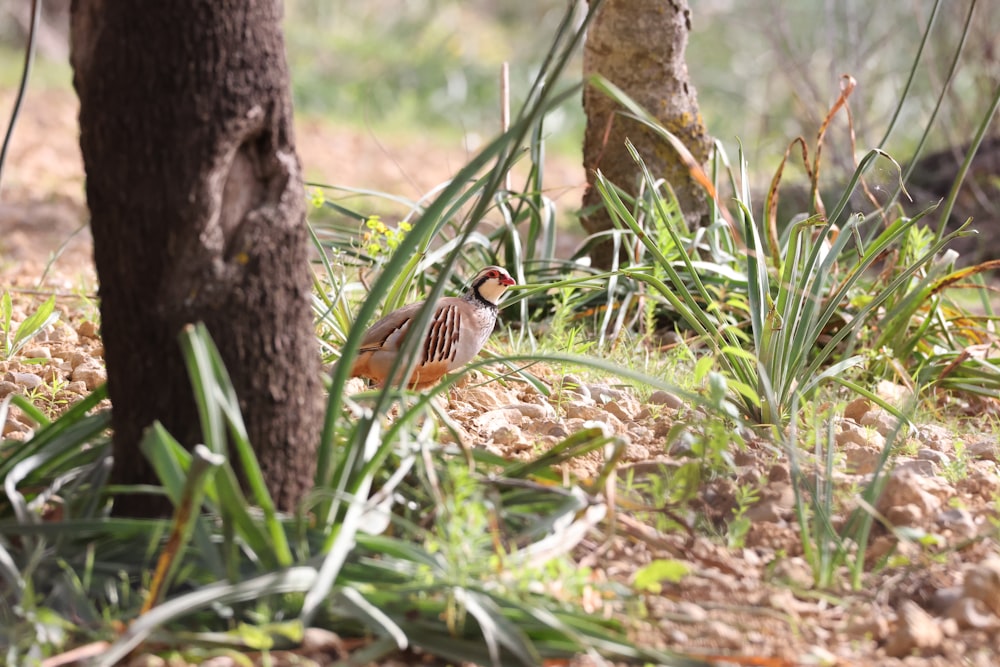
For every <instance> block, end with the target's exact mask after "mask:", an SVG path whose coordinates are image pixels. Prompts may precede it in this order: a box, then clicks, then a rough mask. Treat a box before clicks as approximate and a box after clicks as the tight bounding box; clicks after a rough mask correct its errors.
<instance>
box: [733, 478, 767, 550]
mask: <svg viewBox="0 0 1000 667" xmlns="http://www.w3.org/2000/svg"><path fill="white" fill-rule="evenodd" d="M735 500H736V509H735V510H733V518H732V520H731V521H730V522H729V530H728V531H727V532H726V543H727V544H728V545H729V548H730V549H742V548H743V545H744V544H745V542H746V537H747V533H749V532H750V527H751V525H752V524H751V522H750V519H748V518H747V516H746V513H747V510H749V509H750V507H751V506H752V505H753V504H754V503H756V502H757V501H758V500H760V488H759V487H758V486H756V485H753V484H741V485H739V486H737V487H736V494H735Z"/></svg>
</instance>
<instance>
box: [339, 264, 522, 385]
mask: <svg viewBox="0 0 1000 667" xmlns="http://www.w3.org/2000/svg"><path fill="white" fill-rule="evenodd" d="M514 284H516V283H515V282H514V279H513V278H511V277H510V274H509V273H507V271H505V270H504V269H502V268H500V267H499V266H487V267H486V268H484V269H482V270H481V271H480V272H479V273H477V274H476V277H475V279H474V280H473V281H472V284H471V285H470V286H469V290H468V291H467V292H466V293H465V294H464V295H463V296H461V297H455V296H449V297H444V298H442V299H441V300H440V301H438V303H437V306H436V307H435V309H434V314H433V315H432V316H431V324H430V328H429V329H428V331H427V337H426V338H425V339H424V341H423V343H422V344H421V345H420V346H419V348H417V349H418V354H419V355H420V360H419V361H418V363H417V366H416V368H415V369H414V370H413V374H412V375H410V379H409V381H408V382H407V383H406V384H407V386H408V387H409V388H410V389H415V390H421V389H426V388H428V387H431V386H433V385H435V384H437V382H438V381H439V380H440V379H441V378H442V377H444V375H445V373H449V372H451V371H453V370H455V369H457V368H461V367H462V366H464V365H465V364H467V363H469V362H470V361H472V359H473V358H474V357H475V356H476V355H477V354H479V350H481V349H482V347H483V345H484V344H485V343H486V339H487V338H489V336H490V334H491V333H493V326H494V325H495V324H496V321H497V302H499V300H500V297H502V296H503V293H504V292H506V291H507V288H508V287H510V286H511V285H514ZM423 305H424V302H422V301H421V302H419V303H412V304H410V305H408V306H404V307H402V308H400V309H399V310H395V311H393V312H391V313H389V314H388V315H386V316H385V317H383V318H382V319H381V320H379V321H378V322H376V323H375V324H374V325H372V327H371V328H370V329H369V330H368V331H367V332H365V336H364V338H363V339H362V340H361V350H360V351H359V354H358V358H357V361H355V362H354V366H353V367H352V368H351V377H365V378H368V379H370V380H375V381H376V382H377V383H378V384H380V385H381V384H384V383H385V382H386V380H387V378H388V377H389V371H390V370H391V369H392V366H393V364H394V363H395V362H396V357H397V356H398V355H399V351H400V349H401V348H402V347H403V342H404V341H405V340H406V335H407V333H408V332H409V330H410V324H411V323H412V322H413V319H414V318H415V317H416V316H417V313H418V312H419V311H420V309H421V308H422V307H423Z"/></svg>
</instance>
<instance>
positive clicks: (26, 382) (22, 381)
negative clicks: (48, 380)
mask: <svg viewBox="0 0 1000 667" xmlns="http://www.w3.org/2000/svg"><path fill="white" fill-rule="evenodd" d="M4 379H5V380H6V381H8V382H13V383H14V384H16V385H19V386H21V387H24V388H25V389H28V390H31V389H37V388H38V387H40V386H41V385H42V383H43V382H44V380H42V376H41V375H36V374H35V373H7V375H6V377H4Z"/></svg>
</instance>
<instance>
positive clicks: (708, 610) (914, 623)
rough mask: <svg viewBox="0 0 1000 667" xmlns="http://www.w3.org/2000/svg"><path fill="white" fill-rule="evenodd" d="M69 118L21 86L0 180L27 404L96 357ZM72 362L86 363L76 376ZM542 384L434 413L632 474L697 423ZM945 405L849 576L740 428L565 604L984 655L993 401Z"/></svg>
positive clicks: (803, 655) (442, 163) (423, 142)
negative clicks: (809, 552) (617, 450)
mask: <svg viewBox="0 0 1000 667" xmlns="http://www.w3.org/2000/svg"><path fill="white" fill-rule="evenodd" d="M11 100H12V95H11V94H10V93H9V92H6V93H5V92H0V108H3V109H9V108H10V104H11ZM75 114H76V102H75V97H73V95H72V93H71V92H68V91H39V92H32V93H31V94H30V96H29V98H28V100H27V102H26V105H25V108H24V111H23V113H22V116H21V119H20V122H19V125H18V128H17V133H16V135H15V141H14V144H13V146H12V149H11V153H10V155H9V157H8V163H7V165H6V168H5V170H4V181H3V184H2V189H0V284H2V286H3V287H4V288H8V289H11V291H12V294H13V296H14V299H15V304H16V308H15V310H16V312H17V313H18V314H19V315H18V317H23V314H24V313H26V312H27V311H28V310H30V308H32V307H33V306H34V305H35V304H37V303H38V302H39V301H40V300H41V299H44V298H45V297H46V296H47V295H48V294H51V293H57V294H59V295H61V298H60V299H59V300H58V303H59V308H60V310H61V315H62V318H61V319H62V322H63V323H64V324H63V325H60V326H57V328H56V329H55V330H54V331H53V332H51V333H49V334H46V336H44V337H42V338H41V339H40V340H39V342H38V344H37V345H34V346H33V347H34V348H35V349H34V350H33V354H44V353H43V352H42V351H41V350H40V349H39V348H45V351H46V352H45V353H47V354H48V355H49V356H50V358H49V359H48V360H47V361H45V360H43V362H42V363H27V358H26V357H25V355H21V357H19V358H15V359H14V360H12V361H10V362H5V363H4V364H3V367H2V368H0V371H2V373H3V374H4V376H5V378H4V380H5V381H6V382H9V383H10V385H13V388H11V387H10V386H8V389H7V391H23V392H26V393H27V392H28V391H29V388H27V387H26V386H24V385H23V384H21V383H20V380H21V379H24V378H23V377H22V376H24V375H25V374H28V375H31V374H33V375H36V376H37V377H39V378H42V380H43V381H44V382H46V383H47V384H48V385H51V384H52V381H53V378H55V379H58V380H59V382H58V383H57V384H58V392H61V393H59V394H58V395H53V396H52V397H51V399H52V400H51V401H49V402H47V403H45V408H46V409H49V410H51V411H52V412H53V413H58V412H59V411H60V409H62V407H64V406H65V405H68V404H69V403H71V402H72V401H73V400H77V399H78V398H79V396H81V395H83V394H84V393H85V392H86V391H89V390H90V389H91V388H92V387H93V385H94V383H95V382H97V381H98V380H99V379H100V373H99V371H100V370H101V369H100V367H101V365H102V361H101V352H102V350H101V347H100V340H99V336H98V333H97V330H96V326H95V320H96V311H95V306H94V303H93V301H92V299H93V298H94V295H95V292H96V284H97V282H96V276H95V273H94V270H93V267H92V265H91V246H90V237H89V234H88V232H87V230H86V227H85V224H86V219H87V213H86V207H85V202H84V198H83V170H82V165H81V160H80V155H79V149H78V147H77V143H76V138H77V131H76V126H75ZM297 132H298V145H299V150H300V152H301V155H302V159H303V163H304V165H305V167H306V171H307V174H308V175H309V176H310V177H311V178H315V179H317V180H321V181H323V182H327V183H336V184H339V185H346V186H358V187H366V188H374V189H380V190H384V191H387V192H395V193H398V194H403V195H406V196H412V197H418V196H420V195H421V194H423V193H425V192H427V191H428V190H429V189H430V188H432V187H433V186H434V185H437V184H438V183H440V182H441V181H443V180H445V179H446V178H447V177H448V176H450V175H451V174H452V173H454V172H455V171H456V170H457V169H458V168H459V167H460V166H461V165H462V164H463V163H464V161H465V159H466V157H467V154H468V153H467V151H466V150H465V149H464V148H463V147H462V146H458V145H456V146H443V145H440V144H439V143H437V142H435V141H434V140H433V139H430V138H425V137H417V138H407V139H406V140H405V141H402V140H399V139H398V138H392V139H391V140H390V139H383V138H380V137H379V136H377V135H376V134H374V133H366V132H358V131H353V130H343V129H337V128H333V127H331V126H329V125H328V124H326V123H323V122H320V121H314V120H305V121H303V122H301V123H300V124H299V126H298V129H297ZM583 181H584V175H583V172H582V169H580V168H578V167H577V166H576V165H572V164H567V163H565V162H556V163H554V164H553V167H552V170H551V171H550V172H549V182H550V183H553V184H554V186H553V187H554V190H553V193H552V194H554V195H556V196H557V197H560V198H565V200H564V201H563V202H561V204H562V205H563V206H564V207H568V208H569V209H573V208H575V207H576V205H577V202H579V201H580V199H579V197H580V192H581V185H582V183H583ZM53 256H57V257H56V259H55V260H54V261H51V262H50V260H51V259H52V257H53ZM78 368H85V369H91V370H94V371H95V372H94V373H79V374H78V373H77V369H78ZM546 377H547V379H548V380H549V381H550V382H551V384H552V387H553V390H554V392H553V395H552V396H551V397H550V398H548V399H546V398H544V397H542V396H541V395H540V394H538V393H537V392H535V391H533V390H532V389H530V388H527V387H521V386H517V385H511V386H509V387H506V388H503V387H499V386H498V387H496V388H493V387H491V388H490V389H489V390H488V391H484V390H483V389H482V388H477V387H475V386H474V384H473V385H470V386H469V387H467V388H464V389H460V390H458V392H457V393H456V394H455V395H454V396H453V397H452V401H451V404H450V406H449V411H450V413H451V415H452V417H453V418H454V419H455V420H456V421H457V422H458V423H459V424H460V425H461V427H462V428H463V429H464V431H465V439H466V440H467V442H468V443H469V444H471V445H473V446H479V447H488V448H491V449H494V450H495V451H498V452H500V453H502V454H504V455H505V456H508V457H511V458H522V457H527V456H532V455H533V453H534V452H535V451H537V449H536V448H537V447H539V446H541V447H544V446H545V445H546V444H549V443H554V442H557V441H558V440H559V439H560V438H561V437H564V436H565V435H566V434H567V433H571V432H573V430H575V429H578V428H580V427H582V426H583V425H585V424H593V423H598V424H602V425H603V427H604V428H606V429H609V430H610V431H613V432H614V433H616V434H618V435H620V436H621V437H623V438H625V439H626V440H627V442H628V443H629V444H628V446H627V448H626V452H625V456H624V460H623V462H622V463H621V465H620V470H619V477H621V478H624V477H625V476H626V475H627V474H631V475H633V476H634V478H635V479H638V480H642V479H648V478H651V477H653V476H657V475H662V474H664V473H663V471H664V470H673V469H676V468H677V467H678V466H680V465H681V464H682V463H683V462H685V461H687V460H689V459H688V458H687V457H686V456H685V452H684V451H683V448H679V447H678V446H676V445H675V444H673V443H668V442H667V438H666V435H667V433H668V432H670V430H671V428H673V426H674V425H675V424H677V423H678V422H683V421H685V420H687V421H692V422H694V421H697V420H704V419H707V417H705V416H703V415H699V414H697V413H696V412H695V411H693V410H692V409H690V408H689V407H688V406H685V405H683V404H682V403H680V402H678V401H676V399H675V398H674V397H670V396H662V395H660V396H656V397H653V398H650V399H647V400H644V401H640V400H639V398H638V394H637V392H635V391H634V390H633V389H632V388H629V387H622V386H617V385H616V386H608V385H600V384H590V383H588V382H586V381H584V380H581V379H579V378H568V379H567V378H565V377H564V375H563V373H562V372H561V371H560V369H555V368H553V369H549V372H548V375H547V376H546ZM27 381H29V382H33V380H30V379H29V380H27ZM893 390H894V388H892V387H884V388H883V391H884V392H886V393H887V394H891V393H892V391H893ZM517 406H522V407H517ZM523 406H535V407H523ZM852 406H853V407H850V408H849V409H848V410H847V411H845V413H844V414H843V415H842V416H841V417H840V419H841V420H842V423H839V424H838V437H837V440H838V443H840V445H841V447H842V449H843V451H842V452H841V453H840V458H839V461H840V463H839V465H842V466H843V468H842V470H840V471H839V472H838V477H837V480H836V481H837V487H838V489H839V490H840V493H841V494H842V495H843V496H844V497H845V498H850V497H851V494H852V492H851V490H852V489H856V488H860V485H861V484H863V483H864V480H865V479H866V474H868V473H866V472H865V471H866V470H869V468H870V465H871V461H872V457H873V455H874V453H877V451H878V450H879V443H880V440H879V437H882V436H883V433H882V432H883V431H887V430H888V428H887V427H886V423H885V421H884V415H881V414H879V411H878V410H873V409H872V408H871V406H868V405H862V404H852ZM959 409H962V410H964V411H965V413H966V414H960V413H959V412H957V411H958V410H959ZM948 410H949V412H946V414H945V417H944V418H943V421H945V422H946V423H948V424H950V425H954V424H956V423H958V422H957V420H958V419H959V418H961V419H962V420H963V423H964V424H965V426H963V427H962V429H961V433H959V432H958V429H956V428H953V427H951V426H949V427H943V426H941V425H935V424H926V425H922V426H921V427H920V428H919V429H917V430H916V431H915V432H913V433H912V434H911V435H910V437H909V438H908V439H907V440H906V443H905V445H904V446H902V447H900V453H899V455H898V456H897V457H896V460H895V464H896V466H897V471H896V472H895V473H894V474H893V480H895V481H893V482H891V483H890V485H889V486H890V487H891V488H892V494H895V495H892V496H891V497H890V496H889V495H888V494H889V493H890V491H889V489H888V488H887V491H886V495H885V497H883V498H882V499H880V501H879V503H878V505H877V509H878V510H879V512H880V513H881V515H882V516H883V517H885V522H886V525H891V526H893V527H894V529H893V530H890V529H888V528H887V527H885V526H879V527H878V528H877V529H876V534H875V536H874V538H873V541H872V544H871V546H870V548H869V553H868V554H866V562H867V563H868V565H869V568H868V571H867V573H866V574H865V575H864V578H863V581H862V585H861V586H860V588H858V589H856V590H855V589H853V588H851V587H850V586H849V585H848V577H847V573H846V572H839V573H838V576H837V582H838V583H836V584H835V585H832V586H830V587H827V588H824V589H819V588H817V587H816V586H815V584H814V582H813V576H812V572H811V570H810V568H809V565H808V563H807V561H806V560H805V559H804V558H803V549H802V539H801V535H800V533H799V527H798V523H797V521H796V519H795V516H794V513H793V498H794V495H793V490H792V486H791V482H790V470H789V465H788V462H787V460H786V458H785V457H784V456H783V455H782V454H781V453H780V452H776V451H775V450H774V448H773V447H771V446H769V445H768V443H766V442H765V441H762V440H757V439H755V438H753V437H749V436H748V438H747V441H748V444H747V446H746V447H744V448H735V447H734V451H733V456H734V459H735V465H734V467H733V469H732V471H731V472H727V473H726V474H720V475H717V476H715V477H711V476H710V477H708V478H706V479H705V480H704V481H703V483H702V485H701V488H700V489H699V493H698V494H697V499H696V501H694V502H693V503H689V504H686V505H684V506H678V507H656V506H650V505H649V503H650V502H651V501H652V498H651V497H645V498H643V497H638V496H637V497H631V498H630V497H626V496H624V495H621V494H619V496H620V497H616V498H615V499H614V501H615V503H614V505H613V506H609V515H610V518H609V519H608V520H606V521H604V522H602V523H601V525H600V526H598V527H597V528H596V529H595V530H594V531H592V533H591V534H590V535H589V536H588V537H587V538H586V539H585V540H584V542H583V543H581V544H580V545H579V546H578V548H577V549H576V552H575V557H576V558H577V559H578V561H579V562H580V563H581V565H585V566H587V567H589V568H592V570H593V573H594V574H593V580H594V589H593V595H588V596H587V599H585V600H581V601H580V602H581V603H583V604H585V605H586V606H587V607H588V608H589V609H591V610H592V612H593V613H594V614H614V615H617V616H619V617H622V618H625V619H626V620H627V622H628V623H629V624H630V627H632V629H633V633H634V638H635V641H636V642H638V643H641V644H646V645H653V646H658V647H664V648H670V649H673V650H675V651H678V652H680V653H684V654H687V655H693V656H705V657H706V658H708V659H710V660H713V661H715V662H716V663H717V664H735V665H770V666H775V667H777V666H782V665H788V666H791V665H914V666H918V665H919V666H924V665H926V666H930V665H942V666H944V665H949V666H950V665H958V664H964V665H982V666H987V665H994V664H998V663H1000V658H997V657H996V656H997V655H998V654H1000V634H998V633H997V632H996V631H997V629H1000V616H998V614H1000V565H998V562H1000V561H998V560H997V559H998V558H1000V554H998V547H997V538H998V536H1000V532H998V525H1000V524H998V522H997V518H998V517H997V498H998V497H1000V473H998V467H997V442H996V436H995V435H994V429H993V428H992V425H993V424H995V420H996V414H995V406H993V405H990V404H984V403H975V404H964V405H961V406H958V407H957V408H956V407H954V406H951V407H949V408H948ZM15 417H16V415H15ZM15 421H16V419H15ZM29 433H30V425H27V424H23V423H20V422H18V423H17V424H13V423H8V424H5V425H4V434H5V437H26V436H27V435H28V434H29ZM841 434H846V435H841ZM601 464H602V461H601V460H600V458H599V457H595V458H591V459H586V458H585V459H581V460H579V461H577V462H575V463H574V464H573V466H572V468H571V470H569V471H568V472H569V473H571V474H576V475H579V476H581V477H587V476H590V475H593V474H594V473H595V471H596V470H597V469H598V468H599V467H600V466H601ZM869 472H870V470H869ZM741 487H749V488H753V489H755V490H756V492H757V495H758V498H757V500H755V501H754V502H753V503H751V504H750V505H749V506H748V507H747V508H746V509H747V512H746V517H747V518H748V519H749V525H748V529H747V532H746V534H745V536H743V538H742V539H739V540H734V539H732V536H733V531H732V526H733V520H734V516H735V514H736V512H737V508H738V502H737V497H738V494H739V489H740V488H741ZM609 500H610V499H609ZM665 517H666V518H670V517H672V518H674V519H676V520H678V521H679V523H681V524H687V525H688V529H685V528H678V527H674V528H670V529H667V528H664V526H663V525H662V523H661V522H659V521H658V519H663V518H665ZM832 520H833V522H834V523H836V522H837V521H840V520H842V519H841V518H840V517H833V519H832ZM918 538H919V539H918ZM882 556H886V557H887V563H888V564H885V559H882V558H881V557H882ZM656 560H674V561H680V562H682V563H684V564H686V566H687V569H688V573H687V574H686V575H684V576H681V577H680V578H679V579H678V580H677V581H670V580H663V581H661V582H659V590H655V587H654V588H652V589H647V590H645V591H638V590H634V586H633V584H634V579H635V574H636V572H637V571H638V570H639V569H640V568H642V567H643V566H645V565H648V564H649V563H651V562H653V561H656ZM880 563H881V564H882V566H881V567H877V568H876V567H874V566H875V565H876V564H880ZM610 582H615V583H618V584H622V585H624V587H625V588H626V589H633V593H632V595H631V596H629V597H628V598H626V599H623V598H621V597H618V596H614V595H612V594H611V593H610V592H609V591H611V590H612V589H611V587H609V586H608V584H609V583H610ZM616 590H621V587H618V588H617V589H616Z"/></svg>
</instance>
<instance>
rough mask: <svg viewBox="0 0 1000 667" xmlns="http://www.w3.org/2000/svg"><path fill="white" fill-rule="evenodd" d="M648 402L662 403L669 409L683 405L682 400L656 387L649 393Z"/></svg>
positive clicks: (675, 408) (676, 408)
mask: <svg viewBox="0 0 1000 667" xmlns="http://www.w3.org/2000/svg"><path fill="white" fill-rule="evenodd" d="M649 402H650V403H652V404H653V405H663V406H665V407H668V408H670V409H671V410H679V409H680V408H681V407H683V405H684V401H682V400H681V399H680V398H678V397H677V396H675V395H674V394H671V393H670V392H669V391H664V390H662V389H657V390H656V391H654V392H653V393H652V394H650V395H649Z"/></svg>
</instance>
